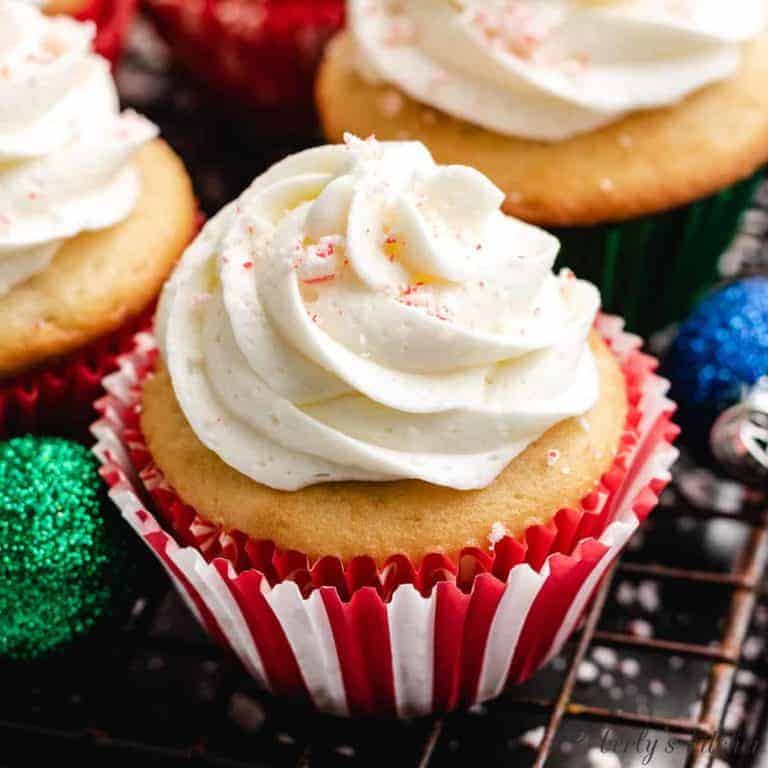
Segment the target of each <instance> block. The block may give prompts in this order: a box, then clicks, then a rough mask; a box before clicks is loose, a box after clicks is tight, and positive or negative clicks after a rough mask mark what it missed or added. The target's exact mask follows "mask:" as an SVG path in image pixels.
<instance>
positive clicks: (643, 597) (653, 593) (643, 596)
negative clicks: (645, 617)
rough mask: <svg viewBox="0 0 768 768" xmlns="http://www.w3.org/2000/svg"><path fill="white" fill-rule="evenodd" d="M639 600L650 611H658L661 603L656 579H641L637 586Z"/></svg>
mask: <svg viewBox="0 0 768 768" xmlns="http://www.w3.org/2000/svg"><path fill="white" fill-rule="evenodd" d="M637 600H638V602H639V603H640V605H641V606H642V607H643V608H644V610H646V611H647V612H648V613H656V611H658V610H659V607H660V605H661V599H660V598H659V585H658V584H657V583H656V582H655V581H641V582H640V584H639V586H638V588H637Z"/></svg>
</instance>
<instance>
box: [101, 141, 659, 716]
mask: <svg viewBox="0 0 768 768" xmlns="http://www.w3.org/2000/svg"><path fill="white" fill-rule="evenodd" d="M503 197H504V195H503V193H502V192H501V191H500V190H498V189H497V188H496V187H494V186H493V184H491V183H490V182H489V181H488V180H487V179H486V178H485V177H483V176H482V175H481V174H479V173H478V172H477V171H474V170H473V169H470V168H467V167H458V166H449V167H442V166H437V165H436V164H435V163H434V161H433V160H432V158H431V156H430V155H429V153H428V151H427V150H426V149H425V148H424V146H423V145H421V144H418V143H392V144H380V143H378V142H376V141H373V140H371V141H365V142H364V141H360V140H358V139H355V138H353V137H348V139H347V143H346V145H344V146H328V147H320V148H317V149H312V150H308V151H306V152H303V153H300V154H298V155H294V156H292V157H289V158H288V159H287V160H285V161H283V162H282V163H279V164H278V165H276V166H274V167H273V168H272V169H270V170H269V171H268V172H267V173H265V174H264V175H262V176H260V177H259V178H258V179H257V180H256V181H255V182H254V183H253V185H252V186H251V187H250V188H249V189H248V190H247V191H246V192H245V193H244V194H243V195H242V196H241V197H240V198H239V199H238V200H237V201H236V202H235V203H233V204H232V205H230V206H229V207H228V208H227V209H225V210H224V211H223V212H222V213H220V214H219V215H218V216H217V217H215V218H214V219H213V220H212V221H211V222H210V224H209V225H207V226H206V228H205V229H204V230H203V232H202V233H201V235H200V236H199V238H198V239H197V240H196V241H195V243H194V244H193V245H192V246H191V247H190V248H189V249H188V250H187V252H186V253H185V256H184V258H183V260H182V262H181V264H180V265H179V267H178V269H177V271H176V272H175V273H174V276H173V278H172V279H171V281H170V282H169V283H168V285H167V287H166V289H165V292H164V296H163V300H162V302H161V305H160V309H159V312H158V316H157V318H156V332H157V337H158V342H159V345H160V350H161V354H160V358H158V357H157V350H156V349H155V346H154V340H153V339H152V338H151V337H147V336H142V337H141V338H140V339H139V340H138V341H139V344H138V346H137V350H136V352H135V354H132V355H129V356H128V357H126V358H125V360H124V362H123V364H122V365H121V371H120V373H119V374H116V375H115V376H114V377H113V378H112V379H111V380H110V383H109V391H110V393H111V395H110V397H108V398H106V399H105V401H104V402H103V403H102V404H101V409H102V410H103V412H104V413H105V419H104V420H102V421H101V422H99V423H98V424H97V425H96V426H95V428H94V432H95V434H97V436H98V437H99V438H100V442H99V445H98V447H97V452H98V453H99V455H100V456H101V458H102V460H103V461H104V462H105V470H104V474H105V477H106V478H107V479H108V481H109V482H110V484H111V485H112V486H113V488H114V498H115V499H116V500H118V502H119V503H120V504H121V508H122V509H123V512H124V514H126V516H127V517H128V518H129V520H130V521H131V522H132V524H133V525H134V526H135V527H136V529H137V531H138V532H139V533H140V534H141V535H142V537H144V538H145V540H146V541H147V543H148V544H149V545H150V546H151V547H153V548H154V549H155V550H156V552H157V553H158V554H159V555H160V557H161V559H162V560H163V561H164V563H165V564H166V565H167V566H168V567H169V569H170V570H171V572H172V573H174V575H175V576H176V581H177V583H178V584H180V585H181V586H182V592H183V594H184V595H185V596H186V597H187V598H188V599H189V601H190V603H191V604H192V605H193V607H194V610H195V611H196V613H197V614H198V615H199V616H201V618H203V620H204V622H205V624H206V626H207V627H208V628H209V629H210V630H211V631H212V632H213V634H214V636H216V637H218V638H219V639H222V640H224V641H226V642H227V643H228V644H230V645H231V646H232V647H233V648H234V650H235V651H236V652H237V653H238V654H239V655H240V657H241V659H242V660H243V661H244V662H245V663H246V666H247V668H248V669H249V670H250V671H251V672H252V673H253V674H254V676H255V677H256V678H257V679H258V680H259V681H260V682H262V683H263V684H264V685H266V686H267V687H268V688H271V689H272V690H274V691H275V692H278V693H283V694H292V695H302V694H303V695H305V696H307V697H308V698H309V699H310V700H312V701H313V703H314V704H315V705H316V706H318V707H320V708H322V709H328V710H331V711H334V712H337V713H340V714H349V713H356V714H362V713H373V712H393V713H394V712H396V713H397V714H399V715H414V714H424V713H427V712H430V711H434V710H441V709H452V708H454V707H456V706H458V705H459V704H468V703H472V702H473V701H477V700H482V699H485V698H489V697H492V696H495V695H497V694H498V693H499V692H500V691H501V690H502V689H503V687H504V686H505V685H506V683H507V682H508V681H511V682H516V681H519V680H522V679H525V678H526V677H528V676H529V675H530V674H532V673H533V671H535V670H536V669H537V668H538V667H539V666H540V665H541V664H542V663H543V662H544V661H545V660H546V659H547V658H548V657H549V655H550V654H551V653H553V652H554V651H556V650H557V649H558V648H559V647H560V645H561V644H562V643H563V642H564V641H565V639H566V638H567V636H568V635H569V633H570V631H571V630H572V629H573V627H574V626H575V624H576V622H577V620H578V618H579V615H580V613H581V610H582V609H583V607H584V605H585V604H586V601H587V600H588V598H589V596H590V594H591V592H592V590H593V589H594V586H595V584H596V583H597V581H598V580H599V578H600V575H601V574H602V572H603V571H604V569H605V568H606V567H607V566H608V565H609V564H610V562H611V561H612V560H613V558H614V557H615V555H616V554H617V553H618V551H619V550H620V548H621V546H622V545H623V543H624V542H625V541H626V539H627V537H628V536H629V535H630V534H631V532H632V531H633V530H634V529H635V528H636V526H637V524H638V520H639V518H641V517H644V516H645V515H646V514H647V513H648V511H649V510H650V508H651V507H652V506H653V504H654V502H655V498H656V497H655V493H656V492H658V491H659V490H660V488H661V487H662V486H663V484H664V482H665V480H666V477H667V475H666V469H667V467H668V462H669V460H670V459H671V458H672V456H673V452H672V451H671V449H670V448H669V445H668V443H667V442H666V441H667V439H668V437H669V436H670V435H671V427H670V424H669V416H670V412H671V404H670V403H669V402H668V401H666V400H665V399H664V397H663V392H664V384H663V382H662V381H661V380H660V379H658V378H656V377H655V376H653V374H652V370H653V361H652V360H651V359H650V358H647V357H644V356H642V355H640V354H638V352H637V343H636V340H635V341H633V340H631V339H630V338H629V337H625V336H623V335H622V334H621V331H620V323H617V322H616V321H615V320H614V321H610V320H601V321H600V329H601V331H600V332H597V331H593V330H592V326H593V322H594V321H595V316H596V313H597V310H598V306H599V296H598V293H597V291H596V290H595V288H594V287H593V286H591V285H590V284H588V283H585V282H582V281H579V280H576V279H575V278H574V276H573V274H572V273H570V272H565V273H563V274H562V275H561V276H560V277H556V276H555V275H554V274H552V272H551V268H552V265H553V262H554V258H555V255H556V252H557V241H556V240H555V239H554V238H553V237H551V236H550V235H548V234H546V233H544V232H543V231H541V230H538V229H536V228H534V227H531V226H529V225H526V224H524V223H522V222H519V221H517V220H515V219H512V218H510V217H507V216H504V215H503V214H502V213H501V211H500V210H499V206H500V205H501V202H502V200H503ZM152 374H154V375H152ZM142 387H143V391H141V392H140V390H141V389H142ZM136 471H138V472H139V474H140V477H141V482H142V483H143V486H144V490H142V488H141V487H139V486H138V485H136V484H134V481H132V480H131V479H130V478H133V477H136ZM145 491H146V492H148V494H149V496H150V497H151V498H153V500H154V502H155V505H156V508H155V513H156V514H157V516H158V517H157V519H156V518H154V517H153V516H152V512H150V511H149V510H146V509H145V508H144V506H143V505H142V504H141V503H140V502H139V503H138V505H137V500H138V499H139V498H140V497H141V496H142V494H144V492H145ZM137 509H138V510H139V511H138V512H137ZM158 521H159V523H158ZM180 545H181V548H180ZM436 585H437V586H436ZM318 587H319V588H320V589H319V591H315V589H316V588H318ZM347 600H349V602H348V603H347V602H346V601H347ZM445 611H447V613H445ZM436 616H437V617H442V619H440V618H436ZM461 627H463V628H464V633H465V634H464V636H463V637H464V640H462V636H461V632H460V631H459V628H461ZM472 638H474V639H475V640H477V639H479V638H482V641H480V642H478V643H476V644H475V645H472V646H471V647H466V648H463V647H462V642H467V643H470V641H471V639H472ZM472 642H473V641H472ZM463 654H464V655H463ZM433 658H434V659H435V660H436V661H435V664H434V665H432V664H431V659H433ZM323 659H325V660H323ZM374 659H378V661H376V662H374ZM437 659H442V662H441V663H442V667H441V666H440V664H438V663H437ZM377 664H378V665H379V666H378V669H374V667H375V666H376V665H377ZM298 669H300V673H298V674H297V670H298ZM342 680H343V682H341V681H342Z"/></svg>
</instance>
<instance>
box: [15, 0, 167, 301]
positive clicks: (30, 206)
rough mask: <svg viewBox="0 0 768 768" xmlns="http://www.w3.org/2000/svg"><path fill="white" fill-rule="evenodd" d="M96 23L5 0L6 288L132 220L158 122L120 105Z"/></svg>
mask: <svg viewBox="0 0 768 768" xmlns="http://www.w3.org/2000/svg"><path fill="white" fill-rule="evenodd" d="M93 35H94V29H93V25H92V24H90V23H80V22H76V21H74V20H72V19H69V18H65V17H55V18H49V17H46V16H44V15H43V14H42V13H41V12H40V11H39V10H38V9H36V8H35V7H33V6H32V5H27V4H24V3H20V2H17V1H16V0H0V296H2V295H3V294H4V293H6V292H7V291H9V290H10V289H11V288H12V287H13V286H14V285H16V284H18V283H20V282H22V281H23V280H25V279H27V278H28V277H30V276H31V275H33V274H35V273H36V272H39V271H41V270H42V269H44V268H45V267H46V266H47V265H48V263H50V261H51V259H52V258H53V257H54V255H55V253H56V251H57V250H58V248H59V247H60V245H61V244H62V242H63V241H64V240H65V239H67V238H70V237H74V236H75V235H77V234H79V233H80V232H83V231H86V230H92V229H101V228H104V227H108V226H111V225H113V224H116V223H117V222H119V221H121V220H122V219H124V218H125V217H126V216H128V214H129V213H130V212H131V211H132V210H133V207H134V205H135V203H136V199H137V197H138V192H139V188H138V178H137V175H136V172H135V170H134V168H133V166H132V164H131V160H132V158H133V156H134V154H135V153H136V151H137V150H138V149H139V148H140V147H141V146H142V145H143V144H144V143H146V142H147V141H149V140H150V139H152V138H153V137H154V136H155V135H156V134H157V130H156V128H155V127H154V126H153V125H152V124H151V123H150V122H148V121H147V120H145V119H144V118H142V117H139V116H138V115H136V114H135V113H132V112H126V113H123V114H122V115H121V114H120V112H119V106H118V98H117V92H116V89H115V85H114V82H113V80H112V76H111V74H110V71H109V65H108V63H107V62H106V61H105V60H104V59H102V58H100V57H99V56H97V55H96V54H94V53H93V52H92V51H91V43H92V40H93Z"/></svg>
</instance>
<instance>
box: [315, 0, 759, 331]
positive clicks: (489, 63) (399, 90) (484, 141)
mask: <svg viewBox="0 0 768 768" xmlns="http://www.w3.org/2000/svg"><path fill="white" fill-rule="evenodd" d="M765 9H766V7H765V3H764V2H763V0H749V1H748V2H744V3H740V4H739V5H738V7H736V8H731V7H729V6H728V5H727V4H723V3H717V2H710V1H709V0H696V1H694V2H687V3H662V2H656V1H655V0H635V1H634V2H626V3H618V2H601V3H585V2H576V0H559V1H558V2H551V3H539V2H520V3H514V4H507V3H495V2H494V3H480V2H474V1H473V0H460V1H459V2H455V3H454V2H438V1H437V0H427V2H423V3H422V2H408V1H407V0H406V2H389V1H388V0H376V1H375V2H372V3H371V2H364V0H350V2H349V3H348V24H349V30H348V31H347V32H345V33H344V34H342V35H340V36H339V37H338V39H336V40H335V41H334V43H333V45H332V46H331V48H330V49H329V52H328V55H327V56H326V58H325V61H324V65H323V67H322V69H321V74H320V79H319V83H318V105H319V108H320V112H321V117H322V121H323V124H324V127H325V132H326V134H327V135H328V137H329V138H331V139H334V140H336V139H338V137H339V136H340V134H341V132H342V131H343V130H353V131H356V132H358V133H361V134H363V135H367V134H368V133H376V135H377V136H379V137H382V138H395V137H401V136H411V137H417V138H420V139H422V140H424V141H425V142H426V143H427V144H428V145H429V146H430V148H431V150H432V151H433V153H434V154H435V157H436V158H437V159H438V160H439V161H440V162H467V163H470V164H472V165H474V166H476V167H478V168H479V169H480V170H481V171H483V172H484V173H487V174H488V175H489V176H490V177H491V178H492V179H493V180H494V181H495V182H496V183H497V184H498V185H499V186H500V187H501V188H502V189H503V190H504V192H505V193H506V200H505V209H506V210H508V211H509V212H510V213H513V214H514V215H518V216H520V217H522V218H524V219H526V220H528V221H531V222H534V223H536V224H540V225H544V226H548V227H556V228H557V234H558V236H559V237H560V239H561V242H562V252H561V253H562V255H561V263H563V264H567V265H571V266H573V267H574V269H576V270H577V271H578V272H579V273H580V274H582V275H583V276H584V277H587V278H589V279H591V280H593V281H594V282H596V283H597V284H598V285H599V287H600V289H601V292H602V295H603V301H604V304H605V306H606V308H607V309H609V310H617V311H621V313H622V314H623V315H625V317H627V320H628V323H629V325H630V327H632V328H634V329H637V330H639V331H642V332H647V331H650V330H654V329H656V328H658V327H660V326H661V325H663V324H665V323H667V322H669V321H671V320H675V319H678V318H679V317H681V316H682V315H684V314H685V312H686V310H687V308H688V307H689V305H690V303H691V302H692V300H693V299H694V298H695V296H696V295H697V294H698V293H699V292H700V291H701V290H702V289H704V288H706V287H708V286H709V285H711V284H712V282H713V281H714V280H715V278H716V276H717V260H718V258H719V256H720V254H721V252H722V249H723V247H724V246H725V245H726V244H727V243H728V241H729V239H730V238H731V236H732V235H733V233H734V230H735V227H736V224H737V223H738V218H739V215H740V213H741V212H742V210H743V209H744V207H745V205H746V203H747V201H748V200H749V198H750V195H751V192H752V190H753V186H754V183H755V181H754V174H755V173H756V172H757V171H759V169H760V168H761V166H762V165H763V163H764V162H765V160H766V157H768V98H766V97H765V89H764V88H762V86H761V83H763V82H764V81H765V76H766V73H767V72H768V35H766V33H765V31H764V29H765ZM457 51H461V55H457ZM649 51H653V55H652V56H649V55H648V52H649Z"/></svg>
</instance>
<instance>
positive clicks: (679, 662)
mask: <svg viewBox="0 0 768 768" xmlns="http://www.w3.org/2000/svg"><path fill="white" fill-rule="evenodd" d="M669 666H670V667H671V668H672V669H674V670H675V672H679V671H680V670H681V669H682V668H683V667H684V666H685V659H684V658H683V657H682V656H670V657H669Z"/></svg>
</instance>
